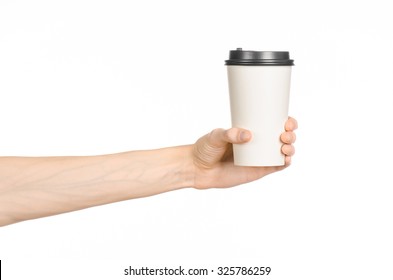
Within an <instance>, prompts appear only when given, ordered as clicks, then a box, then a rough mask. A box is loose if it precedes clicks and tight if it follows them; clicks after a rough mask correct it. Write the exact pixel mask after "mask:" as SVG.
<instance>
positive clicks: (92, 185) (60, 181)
mask: <svg viewBox="0 0 393 280" xmlns="http://www.w3.org/2000/svg"><path fill="white" fill-rule="evenodd" d="M190 153H191V146H179V147H171V148H165V149H159V150H150V151H133V152H126V153H119V154H111V155H102V156H86V157H44V158H42V157H41V158H39V157H37V158H34V157H32V158H28V157H27V158H26V157H3V158H0V226H1V225H6V224H10V223H14V222H18V221H22V220H28V219H34V218H39V217H44V216H49V215H55V214H59V213H64V212H69V211H74V210H79V209H83V208H87V207H92V206H96V205H102V204H107V203H111V202H116V201H122V200H126V199H131V198H138V197H145V196H150V195H154V194H158V193H162V192H167V191H171V190H175V189H180V188H183V187H188V186H192V184H193V174H192V170H191V169H192V167H191V163H190V159H191V156H190Z"/></svg>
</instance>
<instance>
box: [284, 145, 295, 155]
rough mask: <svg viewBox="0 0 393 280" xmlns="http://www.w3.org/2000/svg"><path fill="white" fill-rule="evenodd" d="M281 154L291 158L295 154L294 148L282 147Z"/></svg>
mask: <svg viewBox="0 0 393 280" xmlns="http://www.w3.org/2000/svg"><path fill="white" fill-rule="evenodd" d="M281 152H282V153H283V154H284V155H286V156H293V155H294V154H295V147H294V146H292V145H286V144H284V145H282V147H281Z"/></svg>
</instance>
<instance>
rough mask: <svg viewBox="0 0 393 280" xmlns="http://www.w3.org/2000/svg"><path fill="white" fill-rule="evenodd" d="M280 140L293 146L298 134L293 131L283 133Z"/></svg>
mask: <svg viewBox="0 0 393 280" xmlns="http://www.w3.org/2000/svg"><path fill="white" fill-rule="evenodd" d="M280 139H281V142H283V143H284V144H293V143H295V141H296V134H295V133H293V132H292V131H287V132H283V133H282V134H281V136H280Z"/></svg>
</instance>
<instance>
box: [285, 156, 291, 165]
mask: <svg viewBox="0 0 393 280" xmlns="http://www.w3.org/2000/svg"><path fill="white" fill-rule="evenodd" d="M291 162H292V157H290V156H286V157H285V166H289V165H291Z"/></svg>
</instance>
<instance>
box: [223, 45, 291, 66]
mask: <svg viewBox="0 0 393 280" xmlns="http://www.w3.org/2000/svg"><path fill="white" fill-rule="evenodd" d="M225 65H248V66H252V65H269V66H270V65H271V66H274V65H279V66H283V65H287V66H293V65H294V60H293V59H290V56H289V52H288V51H250V50H243V49H242V48H237V49H236V50H231V51H230V52H229V59H228V60H225Z"/></svg>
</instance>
